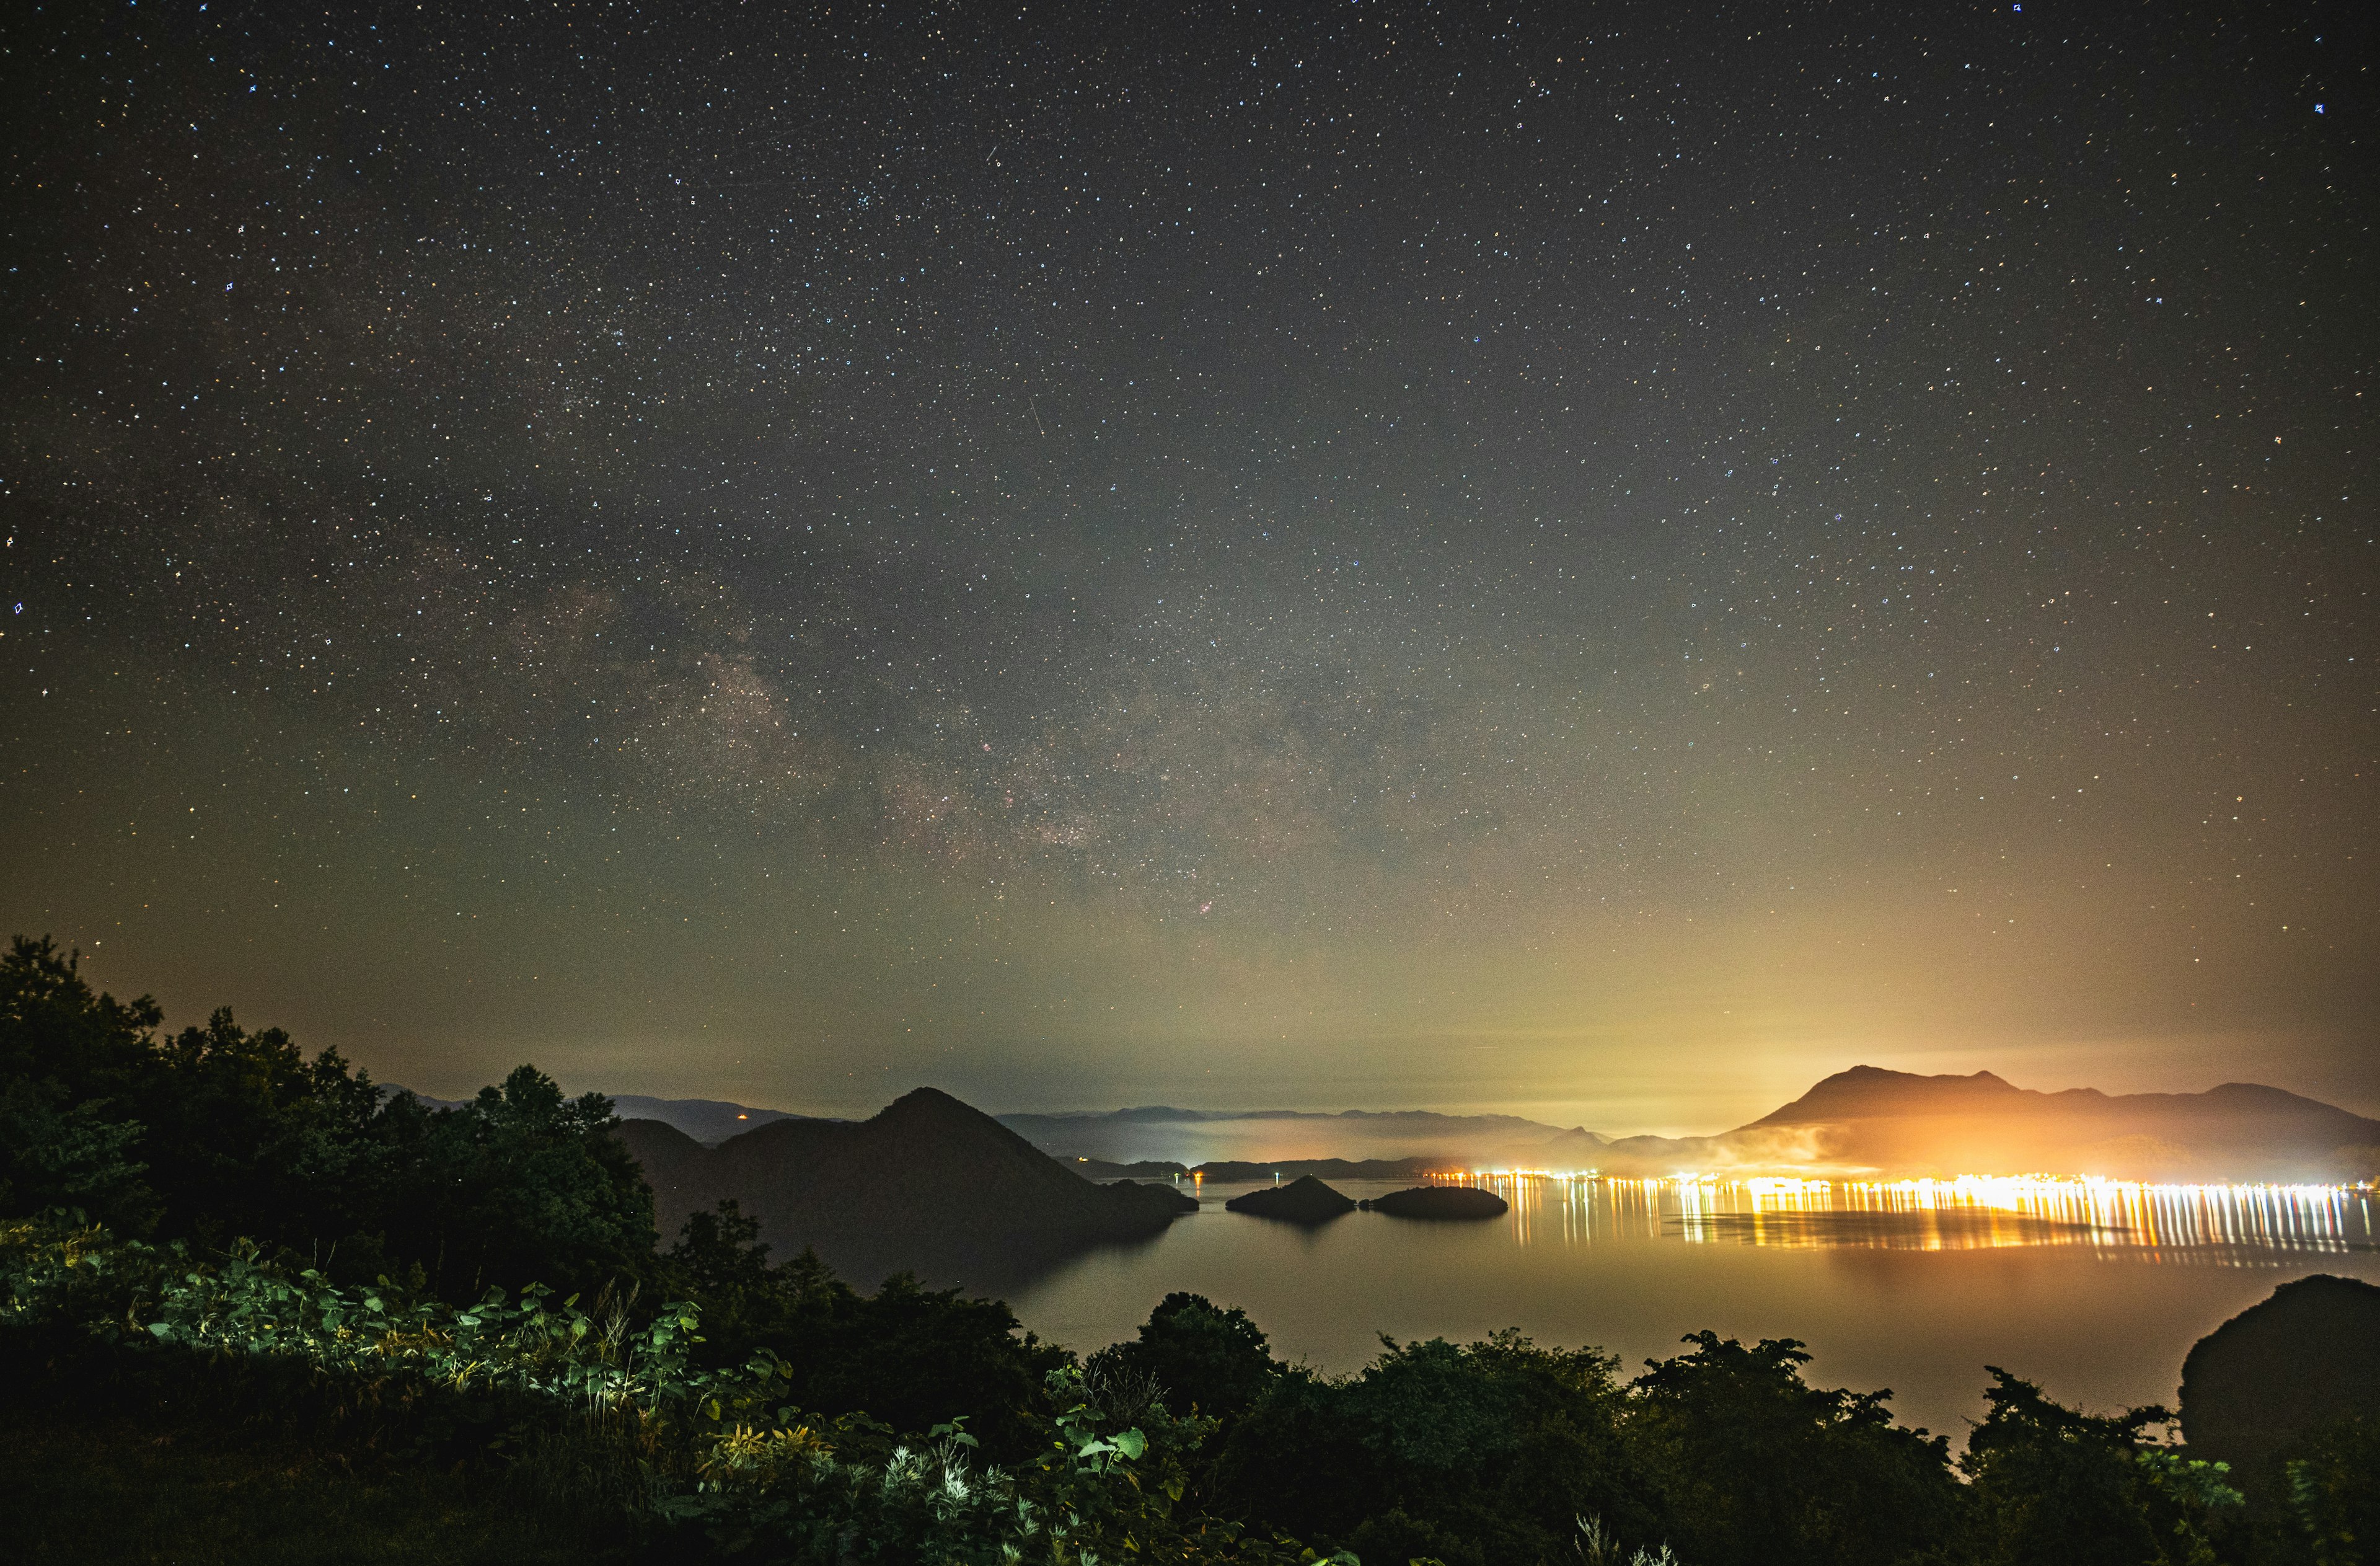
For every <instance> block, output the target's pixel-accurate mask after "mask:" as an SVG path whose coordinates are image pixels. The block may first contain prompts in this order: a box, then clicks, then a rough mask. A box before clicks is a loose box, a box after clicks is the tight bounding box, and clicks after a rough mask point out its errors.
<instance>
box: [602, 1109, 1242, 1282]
mask: <svg viewBox="0 0 2380 1566" xmlns="http://www.w3.org/2000/svg"><path fill="white" fill-rule="evenodd" d="M617 1134H618V1135H619V1137H620V1140H621V1141H622V1142H624V1143H625V1144H626V1146H627V1147H628V1149H629V1151H631V1152H632V1153H634V1154H635V1155H636V1156H637V1161H638V1162H640V1163H641V1164H643V1165H644V1169H645V1178H646V1181H647V1182H648V1183H649V1184H650V1185H651V1186H652V1188H653V1207H654V1211H655V1216H656V1217H657V1218H658V1219H659V1220H660V1226H661V1231H662V1234H663V1235H664V1236H670V1235H674V1234H675V1233H676V1232H677V1231H678V1229H679V1227H680V1226H681V1225H682V1224H683V1223H684V1222H685V1221H686V1217H687V1215H688V1214H690V1213H694V1212H698V1211H702V1210H705V1209H707V1208H710V1207H712V1206H713V1205H715V1204H716V1203H718V1202H719V1201H721V1200H722V1199H724V1198H727V1197H731V1196H732V1197H734V1198H735V1200H737V1201H738V1202H740V1203H741V1204H742V1206H743V1209H744V1212H745V1213H746V1215H747V1216H748V1217H751V1218H754V1219H757V1220H759V1224H760V1238H761V1239H762V1240H763V1241H765V1242H766V1243H767V1244H769V1246H770V1247H771V1251H772V1252H773V1254H774V1255H775V1256H776V1257H777V1258H778V1259H780V1260H782V1259H783V1258H785V1257H788V1256H794V1255H796V1254H798V1253H799V1252H800V1251H801V1250H802V1249H803V1248H804V1247H805V1246H809V1247H815V1248H816V1250H817V1251H818V1253H819V1256H820V1257H821V1258H822V1259H823V1260H825V1261H826V1262H827V1264H828V1265H829V1266H831V1267H832V1268H833V1269H835V1270H836V1271H837V1272H839V1273H841V1274H843V1275H844V1277H845V1278H847V1279H849V1280H851V1281H853V1282H854V1283H855V1284H858V1285H861V1286H864V1287H873V1286H874V1285H875V1284H876V1283H877V1282H878V1281H880V1280H882V1279H884V1278H886V1277H888V1276H890V1275H891V1274H892V1273H894V1272H900V1271H913V1272H916V1273H917V1274H918V1276H919V1277H920V1279H921V1280H923V1281H926V1282H928V1283H929V1284H934V1285H937V1286H940V1285H942V1284H948V1283H953V1282H960V1281H964V1282H966V1283H969V1284H973V1285H976V1286H977V1287H998V1286H1001V1285H1002V1284H1004V1283H1007V1282H1010V1281H1016V1280H1019V1279H1021V1278H1023V1277H1025V1276H1026V1275H1028V1274H1029V1273H1031V1272H1032V1271H1034V1270H1037V1269H1039V1268H1040V1267H1043V1266H1046V1265H1048V1264H1049V1263H1050V1262H1052V1261H1055V1260H1057V1259H1059V1258H1061V1257H1062V1256H1067V1255H1070V1254H1072V1253H1074V1252H1076V1251H1079V1250H1082V1249H1085V1248H1087V1247H1089V1246H1091V1245H1095V1244H1101V1243H1103V1242H1109V1241H1117V1240H1129V1239H1134V1238H1139V1237H1145V1236H1147V1235H1151V1234H1154V1233H1156V1232H1158V1231H1160V1230H1161V1229H1163V1228H1164V1227H1165V1226H1166V1224H1167V1223H1169V1222H1170V1221H1172V1219H1173V1218H1175V1217H1176V1216H1178V1215H1180V1214H1182V1213H1184V1212H1192V1211H1196V1208H1197V1203H1196V1201H1195V1200H1194V1199H1193V1198H1191V1197H1189V1196H1183V1195H1182V1194H1180V1193H1179V1192H1176V1191H1175V1190H1173V1189H1172V1186H1171V1185H1156V1184H1147V1185H1142V1184H1133V1183H1131V1182H1128V1181H1127V1182H1122V1183H1119V1184H1112V1185H1095V1184H1092V1183H1091V1182H1089V1181H1087V1180H1085V1179H1084V1178H1082V1176H1080V1175H1078V1174H1076V1173H1075V1172H1074V1171H1072V1170H1070V1169H1068V1168H1066V1167H1065V1166H1064V1165H1062V1164H1061V1163H1059V1162H1057V1161H1056V1160H1055V1159H1051V1158H1050V1157H1049V1155H1047V1154H1045V1153H1043V1152H1041V1151H1040V1150H1039V1149H1038V1148H1037V1147H1034V1146H1033V1145H1032V1144H1030V1143H1028V1142H1026V1140H1025V1139H1024V1138H1023V1137H1021V1136H1019V1135H1016V1134H1015V1133H1014V1132H1013V1131H1010V1130H1009V1129H1008V1128H1007V1127H1005V1126H1003V1125H1002V1124H1001V1123H999V1122H997V1121H995V1120H993V1119H992V1118H991V1117H990V1115H987V1114H985V1113H983V1112H982V1111H979V1110H977V1109H974V1108H972V1107H970V1106H968V1105H966V1104H964V1103H961V1102H960V1101H959V1100H958V1099H953V1098H952V1097H951V1096H950V1095H949V1094H947V1093H942V1092H939V1091H937V1090H936V1089H934V1088H930V1087H920V1088H918V1089H917V1091H915V1092H913V1093H909V1094H905V1095H904V1096H903V1097H902V1098H900V1099H896V1100H895V1101H894V1102H893V1103H892V1104H891V1105H889V1106H887V1107H886V1108H885V1109H883V1110H881V1111H879V1112H878V1113H877V1114H876V1115H875V1116H874V1117H873V1118H871V1119H868V1120H865V1121H830V1120H801V1119H792V1118H788V1119H784V1120H780V1121H775V1122H772V1123H770V1124H767V1125H763V1126H760V1127H759V1128H758V1129H757V1130H752V1131H747V1132H745V1133H743V1134H742V1135H737V1136H731V1137H729V1138H728V1139H727V1140H726V1141H724V1142H722V1143H721V1144H720V1145H719V1146H718V1147H704V1146H702V1144H701V1143H699V1142H698V1141H697V1140H696V1139H695V1138H693V1137H691V1136H688V1135H686V1133H684V1132H683V1131H680V1130H678V1129H677V1128H675V1127H674V1126H671V1125H666V1124H663V1123H660V1122H656V1121H649V1120H631V1121H627V1122H625V1123H622V1124H621V1125H620V1127H619V1128H618V1133H617Z"/></svg>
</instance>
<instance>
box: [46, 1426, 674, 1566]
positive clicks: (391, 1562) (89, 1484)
mask: <svg viewBox="0 0 2380 1566" xmlns="http://www.w3.org/2000/svg"><path fill="white" fill-rule="evenodd" d="M0 1517H5V1518H6V1519H7V1523H6V1534H7V1536H8V1547H7V1549H6V1554H7V1556H8V1559H9V1560H12V1561H15V1562H18V1563H20V1566H36V1563H39V1566H49V1563H52V1562H57V1563H61V1566H64V1563H67V1562H74V1563H78V1566H79V1563H82V1562H89V1561H109V1562H125V1563H128V1566H130V1563H149V1562H155V1563H158V1566H167V1563H171V1566H216V1563H221V1566H282V1563H287V1566H299V1563H301V1562H303V1563H305V1566H317V1563H320V1562H327V1561H336V1562H356V1563H358V1566H383V1563H385V1566H417V1563H418V1566H478V1563H480V1562H488V1563H491V1566H492V1563H494V1562H499V1561H501V1562H504V1563H505V1566H537V1563H540V1562H545V1561H553V1562H556V1563H560V1562H565V1561H567V1562H570V1563H571V1566H595V1563H598V1562H604V1561H623V1562H625V1561H629V1560H637V1559H641V1558H643V1555H642V1552H641V1551H638V1550H637V1549H636V1548H634V1546H633V1545H632V1544H631V1543H630V1542H629V1541H628V1540H626V1539H625V1538H620V1539H615V1540H611V1541H606V1540H604V1539H602V1538H601V1537H600V1536H598V1537H590V1536H589V1532H588V1530H587V1529H586V1528H584V1527H582V1526H572V1525H569V1524H567V1523H564V1524H561V1525H559V1526H557V1525H556V1520H555V1519H554V1518H553V1514H552V1513H551V1512H550V1511H545V1510H544V1509H542V1508H538V1507H532V1506H523V1505H521V1504H519V1502H518V1499H517V1498H516V1497H515V1496H514V1495H512V1494H511V1493H509V1491H508V1489H507V1487H505V1486H504V1484H503V1482H502V1480H501V1479H499V1478H492V1477H490V1476H486V1475H467V1474H465V1473H461V1472H457V1471H455V1470H448V1469H440V1468H432V1467H429V1466H426V1465H423V1464H419V1463H393V1462H382V1461H366V1462H363V1463H354V1464H351V1463H350V1462H349V1461H348V1460H347V1459H346V1458H344V1457H342V1456H341V1455H339V1454H337V1453H335V1452H323V1451H318V1450H314V1449H313V1448H311V1447H310V1445H309V1444H308V1443H306V1442H304V1441H302V1440H300V1439H296V1438H294V1437H293V1436H291V1435H289V1434H288V1433H286V1432H284V1431H280V1430H275V1429H273V1428H271V1427H269V1426H260V1425H248V1426H225V1424H224V1423H223V1422H222V1421H220V1420H213V1421H211V1420H207V1419H204V1418H198V1419H192V1418H187V1417H175V1415H174V1411H173V1410H172V1409H171V1408H158V1409H156V1410H153V1411H146V1412H142V1413H140V1414H131V1413H125V1412H115V1411H107V1412H98V1413H93V1414H78V1412H77V1411H76V1410H74V1409H72V1408H71V1407H67V1406H62V1405H61V1404H59V1403H57V1402H52V1401H50V1400H46V1399H42V1400H34V1401H31V1402H28V1401H26V1400H21V1399H0Z"/></svg>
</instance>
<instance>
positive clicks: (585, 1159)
mask: <svg viewBox="0 0 2380 1566" xmlns="http://www.w3.org/2000/svg"><path fill="white" fill-rule="evenodd" d="M615 1123H616V1117H614V1116H613V1113H612V1101H611V1100H610V1099H606V1098H604V1097H603V1096H602V1095H601V1094H600V1093H589V1094H585V1095H583V1096H581V1097H580V1098H577V1099H565V1098H564V1097H563V1093H562V1089H561V1088H560V1087H559V1086H556V1085H555V1083H554V1081H553V1078H552V1077H549V1076H547V1075H546V1074H544V1073H542V1072H540V1071H539V1070H538V1069H537V1068H536V1067H535V1066H531V1065H522V1066H517V1067H515V1068H514V1070H513V1072H512V1074H510V1075H509V1076H507V1077H505V1078H504V1086H501V1087H482V1088H481V1089H480V1094H479V1097H478V1098H477V1099H474V1100H473V1101H472V1102H471V1103H469V1104H468V1105H466V1106H464V1107H463V1108H462V1109H459V1110H443V1111H433V1110H429V1109H427V1108H426V1107H424V1106H423V1105H422V1104H421V1103H420V1101H419V1099H413V1098H411V1097H410V1096H409V1095H407V1096H402V1097H400V1098H398V1099H393V1100H391V1101H390V1103H389V1104H388V1105H387V1106H386V1107H385V1108H384V1109H383V1111H382V1112H381V1114H380V1116H379V1117H378V1119H377V1121H376V1122H375V1124H374V1130H375V1132H376V1134H377V1138H378V1140H379V1142H380V1144H381V1147H380V1148H379V1151H378V1154H377V1159H378V1161H379V1162H380V1164H381V1166H382V1169H383V1184H382V1185H381V1188H380V1196H381V1201H380V1202H379V1204H378V1210H377V1211H376V1212H375V1213H374V1214H373V1215H372V1216H373V1217H374V1218H375V1219H376V1220H378V1222H379V1223H380V1224H381V1225H382V1228H383V1232H384V1233H385V1234H386V1235H387V1236H388V1237H389V1241H390V1244H391V1248H392V1250H393V1251H394V1252H395V1253H396V1254H398V1255H401V1256H407V1257H410V1258H413V1259H418V1260H420V1261H421V1262H422V1263H423V1264H424V1266H425V1267H426V1268H427V1269H429V1272H430V1276H431V1281H432V1283H433V1284H434V1285H435V1286H436V1287H438V1288H439V1289H440V1290H441V1291H442V1292H444V1293H449V1294H450V1295H470V1294H476V1293H479V1292H480V1291H481V1290H483V1289H485V1288H487V1287H488V1286H489V1285H491V1284H494V1285H498V1286H502V1287H505V1288H519V1287H520V1286H521V1285H523V1284H525V1283H543V1284H546V1285H548V1286H549V1287H552V1288H555V1289H559V1290H561V1291H563V1292H564V1293H592V1292H594V1291H596V1290H598V1289H600V1288H601V1287H602V1286H603V1285H604V1284H605V1283H606V1282H612V1281H618V1282H621V1283H624V1284H625V1283H627V1282H630V1281H636V1280H639V1279H641V1278H643V1277H644V1276H645V1274H646V1273H647V1272H648V1271H649V1270H650V1267H651V1263H652V1256H653V1249H654V1245H655V1244H656V1240H657V1237H656V1235H655V1233H654V1230H653V1205H652V1192H651V1190H650V1188H649V1187H648V1186H647V1185H646V1184H645V1181H644V1175H643V1173H642V1172H641V1171H639V1170H638V1168H637V1161H636V1159H634V1158H633V1157H631V1156H630V1155H629V1152H628V1150H627V1149H626V1148H625V1147H623V1146H621V1144H620V1142H619V1140H618V1138H616V1137H614V1136H613V1135H612V1127H613V1125H614V1124H615Z"/></svg>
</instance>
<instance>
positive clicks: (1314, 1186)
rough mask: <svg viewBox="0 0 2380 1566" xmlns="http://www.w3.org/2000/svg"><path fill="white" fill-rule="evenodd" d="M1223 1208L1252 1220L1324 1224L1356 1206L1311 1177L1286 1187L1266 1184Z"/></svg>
mask: <svg viewBox="0 0 2380 1566" xmlns="http://www.w3.org/2000/svg"><path fill="white" fill-rule="evenodd" d="M1223 1206H1224V1207H1225V1208H1227V1209H1229V1210H1230V1211H1233V1212H1244V1213H1246V1214H1248V1215H1249V1216H1251V1217H1253V1218H1277V1219H1280V1220H1282V1221H1283V1222H1287V1223H1324V1222H1328V1221H1329V1220H1331V1219H1334V1218H1338V1217H1340V1216H1341V1215H1342V1214H1345V1213H1351V1212H1354V1210H1355V1204H1354V1202H1352V1201H1350V1200H1349V1199H1348V1198H1347V1197H1345V1196H1342V1195H1341V1194H1340V1193H1339V1192H1337V1191H1334V1190H1332V1189H1331V1188H1330V1186H1328V1185H1325V1184H1322V1182H1320V1181H1319V1180H1317V1179H1315V1178H1314V1176H1312V1175H1310V1174H1302V1175H1299V1176H1298V1177H1297V1178H1296V1179H1294V1180H1293V1181H1291V1182H1290V1183H1289V1184H1286V1185H1267V1186H1265V1187H1264V1188H1263V1189H1261V1190H1257V1191H1251V1192H1249V1193H1248V1194H1247V1195H1246V1196H1233V1198H1232V1199H1231V1200H1230V1201H1228V1202H1225V1203H1224V1204H1223Z"/></svg>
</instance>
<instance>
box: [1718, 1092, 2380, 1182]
mask: <svg viewBox="0 0 2380 1566" xmlns="http://www.w3.org/2000/svg"><path fill="white" fill-rule="evenodd" d="M1718 1140H1719V1141H1720V1142H1722V1143H1724V1144H1727V1145H1728V1149H1729V1151H1730V1152H1731V1153H1732V1152H1753V1151H1756V1150H1758V1149H1760V1148H1763V1147H1775V1146H1780V1145H1781V1146H1790V1147H1795V1148H1797V1149H1800V1150H1802V1152H1803V1156H1804V1158H1805V1160H1806V1161H1810V1162H1816V1163H1822V1164H1838V1165H1849V1166H1853V1167H1858V1168H1864V1169H1875V1170H1877V1171H1883V1172H1888V1173H1897V1172H1910V1173H1944V1174H1947V1173H1979V1174H1983V1173H1988V1174H2013V1173H2021V1172H2034V1171H2040V1172H2048V1173H2058V1174H2102V1175H2107V1176H2109V1177H2111V1178H2116V1179H2131V1180H2161V1181H2190V1180H2231V1181H2280V1182H2289V1181H2301V1180H2304V1181H2336V1180H2344V1179H2354V1178H2356V1177H2358V1176H2360V1175H2364V1174H2369V1173H2370V1172H2372V1171H2373V1170H2374V1168H2380V1121H2373V1120H2366V1119H2365V1118H2363V1117H2362V1115H2358V1114H2353V1113H2350V1111H2346V1110H2342V1109H2339V1108H2338V1107H2336V1106H2334V1105H2330V1104H2325V1103H2322V1102H2320V1101H2318V1100H2316V1099H2306V1098H2301V1097H2300V1096H2299V1095H2297V1094H2295V1093H2289V1092H2285V1091H2283V1090H2282V1089H2280V1088H2278V1087H2265V1086H2257V1085H2255V1084H2253V1083H2246V1082H2227V1083H2225V1084H2223V1085H2222V1086H2219V1087H2210V1088H2208V1089H2207V1090H2206V1091H2205V1092H2204V1093H2125V1094H2107V1093H2102V1092H2100V1091H2099V1090H2097V1089H2096V1088H2092V1087H2074V1088H2069V1089H2067V1090H2065V1091H2063V1092H2058V1093H2045V1092H2041V1091H2039V1090H2037V1089H2034V1088H2023V1087H2017V1086H2012V1085H2010V1083H2008V1082H2005V1081H2003V1080H2002V1079H2001V1078H1999V1077H1998V1076H1995V1075H1993V1074H1991V1073H1990V1072H1977V1073H1975V1074H1973V1075H1972V1076H1916V1075H1912V1074H1908V1073H1905V1072H1896V1071H1885V1070H1881V1069H1879V1068H1877V1067H1876V1066H1854V1067H1852V1069H1851V1070H1849V1071H1845V1072H1838V1073H1837V1074H1834V1075H1832V1076H1829V1077H1828V1078H1827V1079H1826V1080H1825V1081H1823V1082H1820V1083H1819V1084H1818V1085H1817V1086H1815V1087H1813V1088H1811V1089H1810V1091H1808V1092H1807V1093H1805V1094H1803V1096H1802V1097H1801V1098H1799V1099H1795V1100H1794V1101H1793V1102H1791V1103H1790V1104H1787V1105H1785V1106H1784V1107H1783V1108H1781V1109H1779V1110H1777V1111H1773V1112H1772V1113H1769V1114H1767V1115H1764V1116H1762V1117H1761V1118H1760V1119H1759V1120H1756V1121H1754V1122H1753V1123H1751V1124H1749V1125H1746V1126H1742V1127H1739V1128H1738V1129H1736V1130H1735V1131H1732V1132H1730V1133H1728V1134H1727V1135H1726V1136H1725V1137H1722V1138H1719V1139H1718Z"/></svg>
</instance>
